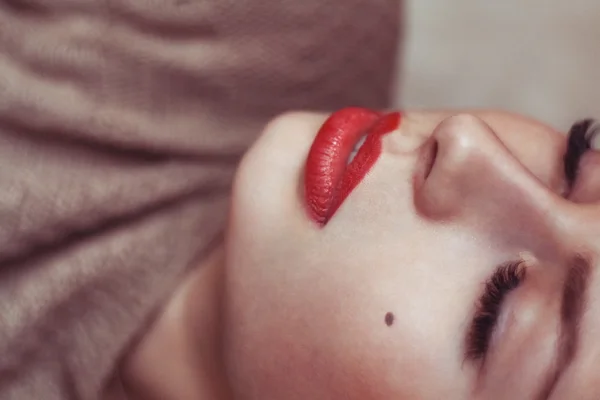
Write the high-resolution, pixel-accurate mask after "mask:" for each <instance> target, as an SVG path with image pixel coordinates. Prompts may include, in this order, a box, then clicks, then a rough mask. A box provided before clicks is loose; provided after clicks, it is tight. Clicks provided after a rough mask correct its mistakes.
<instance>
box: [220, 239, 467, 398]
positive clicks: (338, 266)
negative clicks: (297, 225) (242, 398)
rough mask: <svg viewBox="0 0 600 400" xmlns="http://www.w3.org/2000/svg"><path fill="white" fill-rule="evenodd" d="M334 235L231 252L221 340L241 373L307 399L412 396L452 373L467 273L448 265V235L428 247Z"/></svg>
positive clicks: (244, 378)
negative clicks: (233, 262) (360, 242)
mask: <svg viewBox="0 0 600 400" xmlns="http://www.w3.org/2000/svg"><path fill="white" fill-rule="evenodd" d="M328 237H334V235H331V236H328ZM355 237H356V236H355ZM363 239H365V240H366V238H364V237H363ZM337 240H339V237H336V240H331V241H328V240H327V239H322V240H321V242H320V243H319V244H316V243H309V242H296V243H295V244H294V245H290V244H287V245H286V244H285V243H286V242H289V241H282V243H281V244H280V245H278V246H275V247H276V248H277V250H271V251H270V252H269V253H268V254H265V253H262V254H260V255H257V256H255V257H254V256H253V257H247V256H246V257H243V258H242V257H238V258H237V260H238V262H240V263H242V264H240V265H238V266H236V268H235V269H233V270H232V272H234V273H236V277H235V278H234V279H232V280H231V281H230V287H229V291H230V293H229V299H230V302H229V304H230V306H234V307H233V310H229V311H228V321H229V323H228V326H227V327H226V329H227V330H228V332H227V335H228V337H227V340H226V347H227V348H228V352H229V353H230V354H231V358H230V361H229V364H230V365H231V366H233V368H234V369H235V370H236V371H237V373H236V376H238V379H239V380H241V381H248V382H251V383H247V384H251V385H257V387H260V389H256V388H255V389H252V390H257V391H259V392H261V393H264V391H265V390H267V388H268V390H270V391H274V392H277V393H278V394H280V396H279V398H288V399H289V398H290V397H289V395H284V394H286V393H287V394H289V391H290V390H292V389H291V388H293V391H295V392H297V393H300V392H302V394H303V396H304V397H303V398H317V397H318V396H316V394H317V393H321V395H322V393H324V392H326V391H327V392H330V393H332V396H333V395H335V396H333V397H334V398H348V399H365V398H393V396H398V393H404V394H406V395H407V396H408V394H409V393H418V390H419V389H422V388H423V387H424V379H431V376H432V375H434V374H439V379H438V381H440V382H443V381H444V380H445V379H447V377H452V376H453V375H452V372H451V368H450V367H451V366H452V367H454V364H452V361H450V360H456V359H459V357H458V356H457V354H456V353H457V351H459V348H460V346H459V343H460V339H459V338H458V337H457V334H456V332H457V331H459V329H458V325H459V324H460V323H461V321H463V320H464V316H463V315H462V313H463V312H466V311H467V307H466V306H465V304H467V303H468V300H467V297H466V296H463V295H461V293H463V294H464V293H465V291H464V290H461V289H460V288H461V287H462V286H463V285H464V283H465V282H467V281H470V280H469V277H468V276H467V275H464V276H463V275H461V274H460V273H459V271H457V270H456V268H457V267H458V265H449V264H448V260H450V259H452V257H450V256H449V254H453V253H450V252H449V250H450V249H448V247H452V246H451V243H452V241H450V240H446V241H444V243H445V245H444V246H438V247H437V248H438V250H440V253H439V254H437V255H432V254H427V253H431V252H427V251H425V250H423V248H422V247H421V246H402V247H399V245H398V240H397V239H395V238H393V240H392V241H391V242H390V240H391V239H387V240H385V239H383V238H379V240H378V243H379V244H380V245H381V246H380V247H374V248H371V250H372V251H367V250H366V249H365V248H361V247H360V246H356V245H354V246H350V245H349V243H339V242H338V241H337ZM416 243H417V242H415V244H416ZM306 249H312V252H307V251H306ZM238 250H242V249H238ZM452 250H453V251H456V250H457V249H456V248H455V247H453V248H452ZM244 253H246V254H247V252H244ZM249 260H253V261H252V262H249ZM254 262H258V264H254ZM243 263H245V264H243ZM444 267H445V269H446V272H445V274H438V273H435V272H436V271H438V272H439V271H440V270H441V268H444ZM453 269H454V271H453ZM471 278H472V277H471ZM231 284H233V285H231ZM469 304H470V303H469ZM232 311H233V313H232ZM388 313H392V314H393V315H394V317H393V321H391V322H390V317H389V316H388ZM386 316H387V317H386ZM256 360H260V363H259V364H260V369H257V362H256ZM400 376H401V377H402V379H399V378H398V377H400ZM308 383H310V384H308ZM442 386H443V385H442ZM317 388H318V389H317ZM249 390H251V388H248V387H246V388H245V389H244V391H246V392H247V391H249ZM308 390H315V392H314V393H312V392H311V393H308V392H306V391H308ZM286 391H287V392H286ZM303 391H304V392H303ZM357 394H360V396H358V395H357ZM336 396H337V397H336ZM263 398H264V397H263ZM299 398H301V397H299Z"/></svg>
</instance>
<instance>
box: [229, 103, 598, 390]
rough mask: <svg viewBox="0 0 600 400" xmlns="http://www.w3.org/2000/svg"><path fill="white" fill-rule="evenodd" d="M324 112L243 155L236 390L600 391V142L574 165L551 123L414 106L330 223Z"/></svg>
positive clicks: (285, 120) (237, 207)
mask: <svg viewBox="0 0 600 400" xmlns="http://www.w3.org/2000/svg"><path fill="white" fill-rule="evenodd" d="M326 118H327V116H325V115H316V114H309V113H294V114H289V115H285V116H283V117H280V118H278V119H276V120H275V121H274V122H272V123H271V124H270V125H269V126H268V127H267V128H266V130H265V132H264V134H263V135H262V137H261V138H260V139H259V140H258V142H257V143H256V145H255V146H254V147H253V148H252V149H251V150H250V152H249V153H248V154H247V156H246V157H245V159H244V160H243V162H242V164H241V167H240V169H239V173H238V176H237V179H236V183H235V186H234V194H233V200H232V213H231V222H230V230H229V234H228V238H227V239H228V240H227V246H228V247H227V261H226V275H227V277H226V286H225V308H224V321H225V332H226V335H225V338H224V343H223V346H224V351H225V358H226V363H227V369H228V371H229V374H230V378H231V380H232V384H233V387H234V391H235V396H237V397H235V398H236V399H237V398H239V399H261V400H262V399H274V400H277V399H288V400H295V399H300V400H305V399H314V400H318V399H357V400H359V399H360V400H364V399H386V400H387V399H440V398H448V399H470V398H480V399H538V398H544V399H545V398H548V397H549V398H553V399H566V398H578V399H579V398H582V399H583V398H586V399H587V398H598V396H599V395H600V373H596V372H595V371H596V370H597V361H598V360H600V340H598V337H600V336H599V335H600V332H599V330H600V296H599V294H600V290H599V289H600V276H598V274H597V273H596V268H597V265H596V262H597V256H598V254H599V253H598V252H599V251H600V178H598V177H600V153H595V152H594V151H593V150H590V151H587V152H586V153H585V154H584V155H583V157H582V158H581V162H580V168H579V172H578V174H577V177H576V178H575V179H574V181H571V180H570V179H568V178H567V177H565V172H564V170H565V168H564V155H565V152H566V151H567V137H566V136H565V135H563V134H560V133H558V132H556V131H554V130H553V129H552V128H550V127H548V126H545V125H543V124H541V123H538V122H535V121H532V120H529V119H526V118H524V117H519V116H516V115H511V114H506V113H494V112H475V113H472V114H459V115H453V114H449V113H444V112H408V113H403V114H402V118H401V122H400V124H399V126H398V127H397V128H396V129H394V127H392V132H390V133H389V134H387V135H385V136H383V139H382V146H381V154H380V156H379V157H378V158H377V159H376V161H375V163H374V164H373V165H372V167H371V169H370V171H369V172H368V174H367V175H366V176H365V177H364V179H362V180H361V181H360V183H359V184H358V185H357V186H356V187H355V188H354V190H352V191H351V193H350V194H349V195H348V196H347V198H346V199H345V201H343V203H342V204H341V206H340V207H339V208H338V209H337V211H336V212H335V213H334V214H333V215H332V216H331V218H329V219H328V220H327V222H326V223H325V224H318V223H316V222H315V221H314V217H313V215H312V213H311V210H310V207H309V206H308V205H307V199H306V193H305V176H304V172H305V165H306V160H307V156H308V154H309V151H310V149H311V146H312V144H313V141H314V140H315V137H316V136H317V132H318V131H319V128H320V127H321V125H322V124H323V122H324V121H325V119H326ZM579 129H583V128H582V127H580V128H579ZM573 149H575V147H573V148H572V149H571V150H573ZM571 161H573V157H571ZM571 164H573V163H571ZM424 166H425V167H424ZM427 166H430V169H429V168H428V167H427ZM572 166H573V165H571V167H572ZM571 169H572V168H571Z"/></svg>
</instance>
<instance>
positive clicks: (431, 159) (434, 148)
mask: <svg viewBox="0 0 600 400" xmlns="http://www.w3.org/2000/svg"><path fill="white" fill-rule="evenodd" d="M437 153H438V142H437V140H435V139H434V140H432V144H431V145H430V146H429V148H428V149H427V156H426V157H427V158H426V159H427V164H426V165H425V173H424V176H425V179H427V178H428V177H429V174H430V173H431V170H432V169H433V165H434V164H435V159H436V158H437Z"/></svg>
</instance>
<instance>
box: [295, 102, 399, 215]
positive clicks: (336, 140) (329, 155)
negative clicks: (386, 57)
mask: <svg viewBox="0 0 600 400" xmlns="http://www.w3.org/2000/svg"><path fill="white" fill-rule="evenodd" d="M400 121H401V115H400V113H398V112H394V113H390V114H381V113H378V112H376V111H372V110H369V109H365V108H358V107H351V108H345V109H342V110H340V111H337V112H335V113H333V114H332V115H331V116H330V117H329V118H328V119H327V121H325V123H324V124H323V126H322V127H321V129H320V130H319V132H318V134H317V136H316V138H315V141H314V142H313V145H312V147H311V149H310V152H309V154H308V158H307V160H306V171H305V177H304V189H305V200H306V204H307V207H308V212H309V215H310V217H311V219H312V220H313V221H315V222H316V223H318V224H319V225H321V226H322V225H325V224H326V223H327V221H329V219H330V218H331V217H332V216H333V214H334V213H335V212H336V211H337V209H338V208H339V207H340V205H341V204H342V203H343V202H344V200H345V199H346V197H348V195H349V194H350V193H351V192H352V191H353V190H354V188H356V186H357V185H358V184H359V183H360V182H361V181H362V179H363V178H364V177H365V176H366V175H367V173H368V172H369V170H370V169H371V167H372V166H373V164H375V162H376V161H377V159H378V158H379V156H380V155H381V140H382V138H383V136H385V135H386V134H388V133H390V132H392V131H394V130H396V129H397V128H398V126H399V125H400ZM365 135H366V138H365V142H364V144H363V145H362V146H361V148H360V149H359V150H358V153H357V154H356V156H355V157H354V159H353V160H352V162H351V163H350V164H348V165H346V163H347V160H348V157H349V156H350V154H351V153H352V150H353V148H354V146H355V145H356V143H357V142H358V141H359V140H360V138H361V137H363V136H365Z"/></svg>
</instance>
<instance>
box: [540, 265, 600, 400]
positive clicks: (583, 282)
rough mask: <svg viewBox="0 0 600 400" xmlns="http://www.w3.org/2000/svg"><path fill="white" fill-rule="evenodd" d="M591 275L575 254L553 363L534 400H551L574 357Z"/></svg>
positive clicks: (566, 280)
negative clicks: (549, 399)
mask: <svg viewBox="0 0 600 400" xmlns="http://www.w3.org/2000/svg"><path fill="white" fill-rule="evenodd" d="M591 273H592V263H591V261H590V260H589V259H588V258H586V257H584V256H583V255H581V254H577V255H576V256H575V257H574V258H573V260H572V261H571V262H570V263H569V267H568V272H567V276H566V278H565V280H564V283H563V289H562V302H561V309H560V320H561V327H560V335H559V339H558V343H557V350H558V351H557V358H556V363H555V366H554V367H553V370H552V371H551V372H550V374H549V378H548V379H547V380H546V382H545V384H544V386H543V387H542V390H541V391H540V392H539V395H538V396H537V397H536V399H539V400H546V399H548V398H550V396H551V395H552V392H553V391H554V389H555V388H556V386H557V384H558V382H559V380H560V378H561V376H562V375H563V373H564V372H565V371H566V369H567V368H568V367H569V365H571V363H572V362H573V359H574V358H575V355H576V353H577V348H578V341H579V333H580V332H579V330H580V326H581V319H582V317H583V314H584V313H585V310H586V304H587V290H588V286H589V281H590V276H591Z"/></svg>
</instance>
